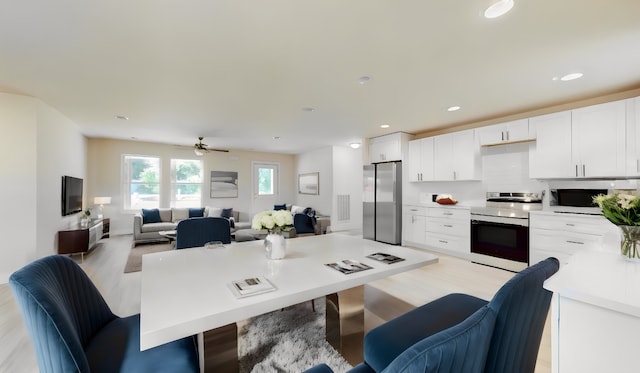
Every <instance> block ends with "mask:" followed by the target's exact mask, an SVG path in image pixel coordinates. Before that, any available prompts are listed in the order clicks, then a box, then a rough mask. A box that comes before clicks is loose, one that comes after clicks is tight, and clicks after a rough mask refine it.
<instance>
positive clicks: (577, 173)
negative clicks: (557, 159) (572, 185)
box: [576, 164, 578, 177]
mask: <svg viewBox="0 0 640 373" xmlns="http://www.w3.org/2000/svg"><path fill="white" fill-rule="evenodd" d="M576 177H578V165H577V164H576Z"/></svg>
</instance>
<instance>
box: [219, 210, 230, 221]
mask: <svg viewBox="0 0 640 373" xmlns="http://www.w3.org/2000/svg"><path fill="white" fill-rule="evenodd" d="M220 216H222V217H223V218H227V219H229V218H232V217H233V208H230V209H222V213H221V214H220Z"/></svg>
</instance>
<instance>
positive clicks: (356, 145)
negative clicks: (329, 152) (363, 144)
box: [349, 142, 360, 149]
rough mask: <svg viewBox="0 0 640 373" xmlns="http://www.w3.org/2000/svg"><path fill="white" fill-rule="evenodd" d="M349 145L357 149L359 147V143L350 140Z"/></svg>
mask: <svg viewBox="0 0 640 373" xmlns="http://www.w3.org/2000/svg"><path fill="white" fill-rule="evenodd" d="M349 146H350V147H352V148H353V149H358V148H359V147H360V143H359V142H352V143H351V144H349Z"/></svg>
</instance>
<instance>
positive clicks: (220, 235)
mask: <svg viewBox="0 0 640 373" xmlns="http://www.w3.org/2000/svg"><path fill="white" fill-rule="evenodd" d="M211 241H220V242H222V243H225V244H229V243H231V228H230V226H229V220H227V219H225V218H219V217H207V218H190V219H185V220H182V221H180V222H179V223H178V226H177V227H176V249H186V248H189V247H200V246H204V244H205V243H207V242H211Z"/></svg>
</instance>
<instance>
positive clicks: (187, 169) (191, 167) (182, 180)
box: [171, 159, 203, 207]
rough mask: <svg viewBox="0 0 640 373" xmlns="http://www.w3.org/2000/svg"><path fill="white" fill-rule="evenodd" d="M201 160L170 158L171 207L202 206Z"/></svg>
mask: <svg viewBox="0 0 640 373" xmlns="http://www.w3.org/2000/svg"><path fill="white" fill-rule="evenodd" d="M202 180H203V172H202V161H199V160H192V159H172V160H171V207H200V206H202Z"/></svg>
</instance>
